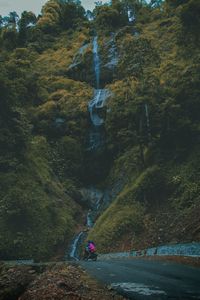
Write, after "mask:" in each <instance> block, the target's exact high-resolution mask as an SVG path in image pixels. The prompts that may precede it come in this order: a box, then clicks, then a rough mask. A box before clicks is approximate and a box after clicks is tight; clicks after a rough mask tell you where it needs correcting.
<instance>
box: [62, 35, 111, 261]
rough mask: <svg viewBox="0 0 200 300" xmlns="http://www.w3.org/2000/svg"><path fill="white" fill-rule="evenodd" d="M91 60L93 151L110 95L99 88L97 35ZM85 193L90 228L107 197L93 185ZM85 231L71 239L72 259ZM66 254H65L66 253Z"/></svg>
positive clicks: (100, 136)
mask: <svg viewBox="0 0 200 300" xmlns="http://www.w3.org/2000/svg"><path fill="white" fill-rule="evenodd" d="M93 60H94V72H95V81H96V89H94V97H93V99H92V100H91V101H90V102H89V103H88V110H89V113H90V120H91V129H90V132H89V148H88V150H89V151H91V152H95V151H96V150H97V149H100V148H101V147H102V145H103V144H104V130H103V123H104V118H103V115H102V110H103V109H104V106H105V103H106V100H107V99H108V97H109V96H110V95H111V93H110V91H109V90H108V89H100V88H99V87H100V57H99V53H98V38H97V36H96V37H94V39H93ZM85 191H86V194H87V199H90V203H91V209H90V210H89V211H88V213H87V217H86V226H87V228H88V229H89V228H91V227H92V226H93V224H94V219H95V218H96V216H97V214H98V211H99V209H100V207H101V202H103V199H105V201H107V200H108V197H104V192H102V191H100V190H98V189H96V188H95V187H90V188H88V189H85ZM85 235H86V233H84V232H83V231H82V232H80V233H79V234H78V235H77V236H76V237H75V238H74V240H73V241H72V245H71V250H70V254H69V257H70V258H71V259H74V260H78V259H79V257H78V248H79V246H80V245H81V243H82V240H83V239H84V237H85ZM66 256H67V255H66Z"/></svg>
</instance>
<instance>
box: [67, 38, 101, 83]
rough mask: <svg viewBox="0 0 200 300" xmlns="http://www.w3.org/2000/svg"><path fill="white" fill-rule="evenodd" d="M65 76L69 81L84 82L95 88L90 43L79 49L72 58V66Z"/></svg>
mask: <svg viewBox="0 0 200 300" xmlns="http://www.w3.org/2000/svg"><path fill="white" fill-rule="evenodd" d="M66 75H67V76H68V77H69V78H71V79H74V80H78V81H84V82H87V83H89V84H91V85H92V86H95V74H94V67H93V53H92V49H91V44H90V43H87V44H85V45H84V46H82V47H81V48H80V49H79V51H78V52H77V53H76V55H75V56H74V59H73V62H72V64H71V65H70V66H69V67H68V69H67V70H66Z"/></svg>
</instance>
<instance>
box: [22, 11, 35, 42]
mask: <svg viewBox="0 0 200 300" xmlns="http://www.w3.org/2000/svg"><path fill="white" fill-rule="evenodd" d="M36 21H37V18H36V16H35V14H34V13H33V12H31V11H28V12H27V11H24V12H23V13H22V15H21V19H20V21H19V44H20V45H24V44H25V42H26V40H27V34H28V30H29V28H30V26H32V25H34V24H35V23H36Z"/></svg>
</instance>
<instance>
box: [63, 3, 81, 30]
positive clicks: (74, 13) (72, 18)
mask: <svg viewBox="0 0 200 300" xmlns="http://www.w3.org/2000/svg"><path fill="white" fill-rule="evenodd" d="M61 8H62V14H61V26H62V28H64V29H69V28H72V27H76V26H77V25H78V24H79V23H81V21H83V20H86V17H85V10H84V8H83V7H82V6H81V4H80V1H70V0H69V1H66V2H65V3H64V4H62V5H61Z"/></svg>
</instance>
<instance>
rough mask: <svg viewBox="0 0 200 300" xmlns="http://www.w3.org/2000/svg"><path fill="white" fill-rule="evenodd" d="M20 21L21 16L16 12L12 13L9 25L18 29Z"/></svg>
mask: <svg viewBox="0 0 200 300" xmlns="http://www.w3.org/2000/svg"><path fill="white" fill-rule="evenodd" d="M18 20H19V16H18V14H17V13H16V11H12V12H10V13H9V23H10V24H11V25H13V26H14V27H16V25H17V22H18Z"/></svg>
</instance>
